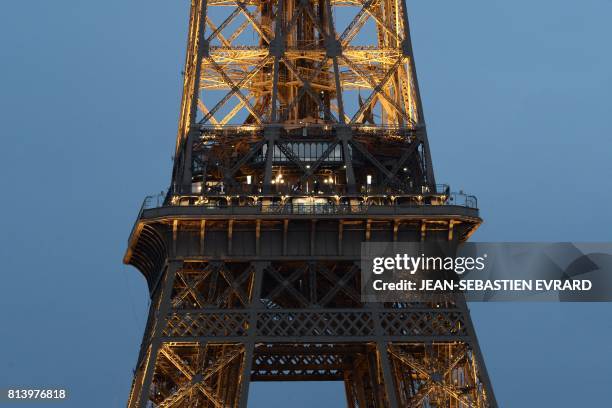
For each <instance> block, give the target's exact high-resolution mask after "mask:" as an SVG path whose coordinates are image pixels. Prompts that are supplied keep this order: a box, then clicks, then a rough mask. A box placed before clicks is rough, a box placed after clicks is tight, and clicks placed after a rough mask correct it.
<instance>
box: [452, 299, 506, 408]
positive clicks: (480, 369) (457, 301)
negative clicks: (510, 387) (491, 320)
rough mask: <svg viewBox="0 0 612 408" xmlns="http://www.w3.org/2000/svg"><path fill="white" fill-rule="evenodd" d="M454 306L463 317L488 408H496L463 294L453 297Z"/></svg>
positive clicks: (491, 386)
mask: <svg viewBox="0 0 612 408" xmlns="http://www.w3.org/2000/svg"><path fill="white" fill-rule="evenodd" d="M455 304H456V305H457V307H458V308H459V310H461V311H462V312H463V313H464V315H465V325H466V329H467V332H468V336H469V338H470V342H469V343H470V344H469V346H470V347H471V348H472V353H473V354H475V356H473V357H472V358H475V359H476V362H477V363H478V374H479V376H478V377H479V378H478V379H479V380H480V381H482V384H483V385H484V388H485V393H486V396H487V403H488V406H489V408H498V405H497V399H496V398H495V393H494V392H493V385H492V384H491V380H490V379H489V372H488V371H487V366H486V365H485V362H484V358H483V356H482V350H481V349H480V344H479V343H478V338H477V337H476V330H474V325H473V323H472V318H471V316H470V311H469V309H468V306H467V302H466V301H465V297H464V296H463V294H458V295H456V296H455Z"/></svg>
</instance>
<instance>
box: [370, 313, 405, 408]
mask: <svg viewBox="0 0 612 408" xmlns="http://www.w3.org/2000/svg"><path fill="white" fill-rule="evenodd" d="M367 307H368V308H370V309H371V312H372V320H373V321H374V325H375V329H374V330H375V332H376V337H377V338H378V340H377V341H376V355H377V357H378V359H379V361H380V368H381V371H382V375H383V382H384V387H385V394H386V395H387V401H388V403H389V407H390V408H399V404H398V402H397V394H396V393H395V382H394V381H393V372H392V370H391V363H390V360H389V352H388V350H387V344H388V342H387V340H386V339H385V333H384V330H383V328H382V325H381V324H380V313H381V312H382V311H383V310H384V306H383V304H382V303H372V304H369V305H367Z"/></svg>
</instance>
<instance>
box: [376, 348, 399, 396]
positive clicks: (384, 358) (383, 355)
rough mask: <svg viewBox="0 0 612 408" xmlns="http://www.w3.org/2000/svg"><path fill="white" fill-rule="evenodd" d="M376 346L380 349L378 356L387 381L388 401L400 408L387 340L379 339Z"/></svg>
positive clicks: (384, 378)
mask: <svg viewBox="0 0 612 408" xmlns="http://www.w3.org/2000/svg"><path fill="white" fill-rule="evenodd" d="M376 348H377V349H378V350H377V351H378V353H377V354H378V357H379V358H380V365H381V368H382V374H383V380H384V382H385V393H386V394H387V401H388V402H389V406H390V407H391V408H399V404H398V403H397V394H396V393H395V382H394V381H393V372H392V371H391V363H390V361H389V352H388V351H387V342H386V341H382V340H379V341H378V342H376Z"/></svg>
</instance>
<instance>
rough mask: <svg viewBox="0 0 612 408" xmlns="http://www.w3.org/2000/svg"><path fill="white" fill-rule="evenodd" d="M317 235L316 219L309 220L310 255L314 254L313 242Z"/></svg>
mask: <svg viewBox="0 0 612 408" xmlns="http://www.w3.org/2000/svg"><path fill="white" fill-rule="evenodd" d="M316 237H317V220H316V219H313V220H311V221H310V255H314V254H315V242H316Z"/></svg>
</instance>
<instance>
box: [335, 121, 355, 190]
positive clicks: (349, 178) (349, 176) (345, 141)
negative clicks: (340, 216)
mask: <svg viewBox="0 0 612 408" xmlns="http://www.w3.org/2000/svg"><path fill="white" fill-rule="evenodd" d="M336 134H337V136H338V139H339V140H340V143H342V156H343V158H344V166H345V169H344V171H345V173H346V186H347V192H348V193H349V194H354V193H355V192H356V191H357V188H356V185H355V171H354V170H353V159H352V157H351V150H350V149H349V140H350V139H351V138H352V137H353V136H352V132H351V129H350V128H349V127H348V126H339V127H338V128H337V129H336Z"/></svg>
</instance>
